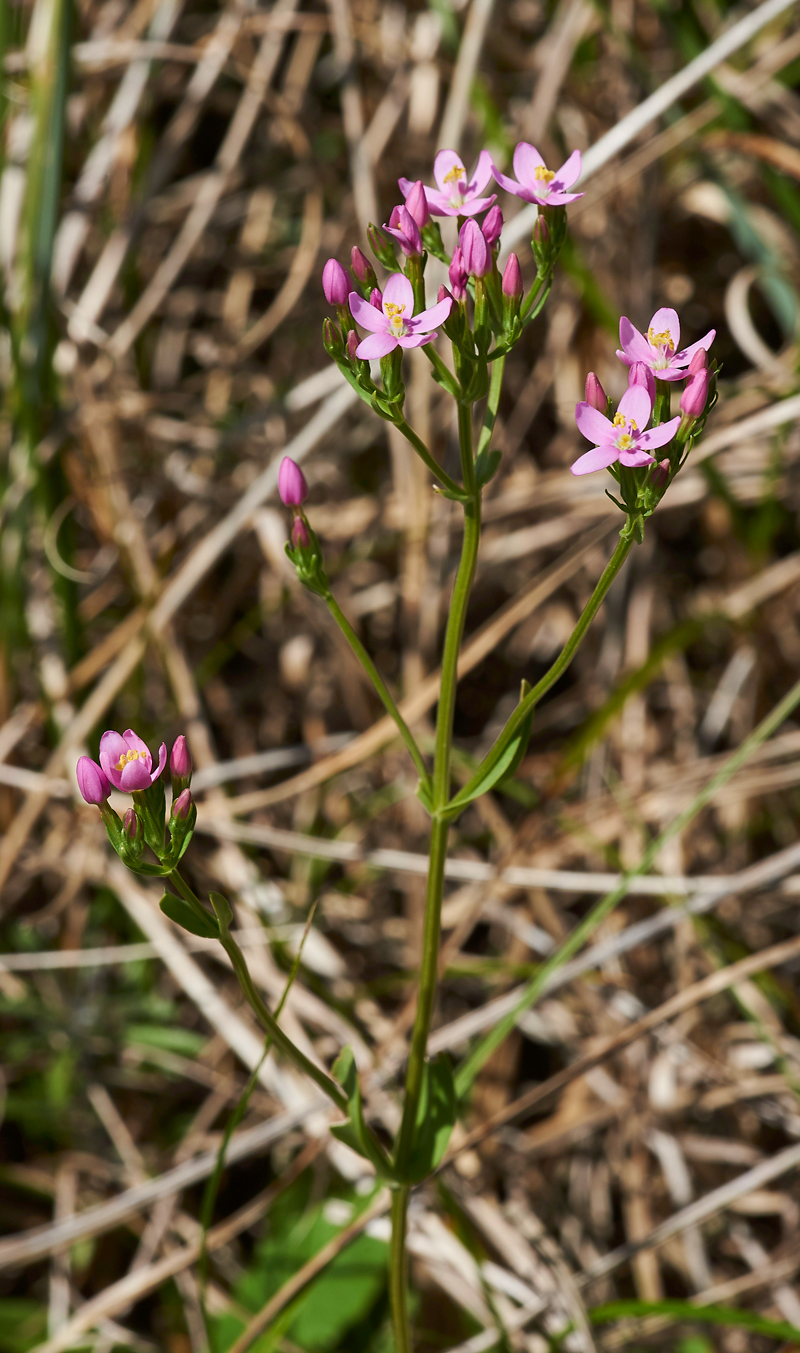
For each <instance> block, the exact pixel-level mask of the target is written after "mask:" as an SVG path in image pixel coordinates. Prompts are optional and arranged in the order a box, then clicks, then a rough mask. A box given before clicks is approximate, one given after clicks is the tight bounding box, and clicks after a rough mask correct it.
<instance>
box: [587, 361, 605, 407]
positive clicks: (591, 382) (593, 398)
mask: <svg viewBox="0 0 800 1353" xmlns="http://www.w3.org/2000/svg"><path fill="white" fill-rule="evenodd" d="M585 400H586V403H587V404H591V406H592V408H593V409H597V412H598V413H603V414H604V413H605V411H606V409H607V408H608V400H607V399H606V392H605V390H604V389H603V387H602V385H601V384H600V382H599V380H598V379H597V376H596V375H595V374H594V372H593V371H590V372H589V375H588V376H587V377H586V395H585Z"/></svg>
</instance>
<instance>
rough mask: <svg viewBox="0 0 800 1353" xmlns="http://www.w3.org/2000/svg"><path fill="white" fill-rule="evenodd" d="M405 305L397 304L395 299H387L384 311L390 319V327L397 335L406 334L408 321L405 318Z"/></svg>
mask: <svg viewBox="0 0 800 1353" xmlns="http://www.w3.org/2000/svg"><path fill="white" fill-rule="evenodd" d="M405 309H406V308H405V306H404V305H395V303H394V301H385V302H384V305H383V313H384V315H385V316H386V318H387V319H388V321H389V328H390V329H391V331H392V333H393V334H395V335H399V334H404V333H405V331H406V322H405V320H404V319H403V315H404V314H405Z"/></svg>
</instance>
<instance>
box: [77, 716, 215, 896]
mask: <svg viewBox="0 0 800 1353" xmlns="http://www.w3.org/2000/svg"><path fill="white" fill-rule="evenodd" d="M99 761H100V764H99V765H98V764H97V762H96V761H93V760H92V759H91V757H89V756H82V757H80V759H79V761H78V764H77V766H76V767H75V775H76V778H77V781H78V789H79V790H80V792H81V794H82V796H83V798H84V799H85V800H86V802H87V803H91V804H94V805H95V806H96V807H97V808H99V809H100V813H101V816H102V818H103V821H104V823H105V827H106V831H107V833H108V837H109V840H110V841H111V844H112V845H113V847H114V849H115V850H116V852H117V854H118V855H119V856H120V858H121V859H122V860H123V861H124V863H125V864H127V865H128V867H129V868H131V869H135V870H136V871H137V872H138V873H143V874H157V875H165V874H168V873H170V872H171V870H172V869H173V868H174V866H175V864H177V862H178V860H179V859H180V858H181V856H182V855H183V853H184V851H185V850H186V847H187V846H188V844H189V841H190V840H191V837H192V832H193V831H194V824H195V819H196V817H197V809H196V807H195V803H194V800H193V798H192V794H191V790H190V788H189V786H190V784H191V782H192V758H191V755H190V753H189V748H188V747H187V745H186V738H185V737H184V735H183V733H181V734H180V736H179V737H177V738H176V739H175V742H174V743H173V746H172V752H171V753H170V757H169V769H170V777H171V780H172V808H171V811H170V815H169V819H168V820H166V800H165V793H164V782H163V780H162V779H161V775H162V772H163V770H164V768H165V766H166V764H167V747H166V743H164V742H162V744H161V746H160V748H159V752H158V762H157V764H156V765H155V767H154V764H153V757H152V754H151V752H150V748H149V747H148V746H147V743H146V742H144V741H143V740H142V738H140V737H139V735H138V733H134V731H133V729H132V728H128V729H126V730H125V732H124V733H117V732H115V731H114V730H113V729H108V730H107V731H106V732H105V733H104V734H103V736H102V737H101V739H100V755H99ZM112 789H116V790H119V791H120V792H121V793H123V794H130V795H131V797H132V799H133V803H132V805H131V806H130V807H129V808H127V809H126V810H125V814H124V816H123V818H122V819H120V817H119V815H118V814H117V813H116V812H115V811H114V809H113V808H112V807H111V805H110V804H109V802H108V798H109V795H110V794H111V791H112ZM145 845H148V846H149V847H150V849H151V851H152V852H153V854H154V855H155V857H156V859H157V860H158V864H157V865H153V864H148V863H147V862H146V861H144V860H143V858H142V855H143V850H144V846H145Z"/></svg>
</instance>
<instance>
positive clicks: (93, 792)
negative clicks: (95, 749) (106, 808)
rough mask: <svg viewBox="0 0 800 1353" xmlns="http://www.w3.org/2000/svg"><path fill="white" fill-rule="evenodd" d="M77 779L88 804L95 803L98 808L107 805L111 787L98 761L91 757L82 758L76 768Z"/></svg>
mask: <svg viewBox="0 0 800 1353" xmlns="http://www.w3.org/2000/svg"><path fill="white" fill-rule="evenodd" d="M75 777H76V779H77V781H78V789H79V790H80V791H81V794H82V795H83V797H84V798H85V800H86V802H87V803H94V804H96V805H97V807H98V808H99V807H100V804H101V803H105V801H106V799H107V798H108V796H109V794H110V793H111V785H110V784H109V783H108V780H107V779H106V777H105V775H104V774H103V772H102V771H101V769H100V767H99V766H98V764H97V762H96V761H93V760H92V758H91V757H90V756H82V757H80V759H79V760H78V764H77V766H76V767H75Z"/></svg>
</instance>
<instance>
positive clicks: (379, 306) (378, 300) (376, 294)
mask: <svg viewBox="0 0 800 1353" xmlns="http://www.w3.org/2000/svg"><path fill="white" fill-rule="evenodd" d="M369 303H370V305H372V306H374V307H375V309H376V310H380V311H383V296H382V295H381V293H380V291H379V290H378V288H377V287H373V288H372V291H371V292H370V294H369Z"/></svg>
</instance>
